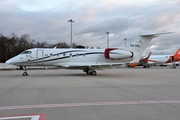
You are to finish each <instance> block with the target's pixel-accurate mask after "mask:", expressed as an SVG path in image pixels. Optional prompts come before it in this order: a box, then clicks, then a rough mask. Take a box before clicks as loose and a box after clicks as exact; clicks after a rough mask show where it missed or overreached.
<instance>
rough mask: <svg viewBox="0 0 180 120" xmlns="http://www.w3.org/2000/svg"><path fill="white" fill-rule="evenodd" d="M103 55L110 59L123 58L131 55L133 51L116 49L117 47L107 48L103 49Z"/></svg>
mask: <svg viewBox="0 0 180 120" xmlns="http://www.w3.org/2000/svg"><path fill="white" fill-rule="evenodd" d="M104 54H105V57H106V58H110V59H125V58H131V57H133V55H134V53H133V52H131V51H127V50H123V49H117V48H107V49H106V50H105V53H104Z"/></svg>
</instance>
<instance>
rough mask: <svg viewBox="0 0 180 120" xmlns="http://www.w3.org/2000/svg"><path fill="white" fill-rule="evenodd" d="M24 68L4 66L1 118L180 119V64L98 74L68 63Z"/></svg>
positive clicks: (0, 77) (0, 83)
mask: <svg viewBox="0 0 180 120" xmlns="http://www.w3.org/2000/svg"><path fill="white" fill-rule="evenodd" d="M22 73H23V71H21V70H9V71H0V120H1V119H3V118H2V116H3V117H4V119H5V117H10V116H25V115H44V117H42V119H41V120H179V119H180V68H179V67H177V69H170V68H169V67H163V68H160V67H152V68H149V69H143V68H118V69H107V70H104V71H97V75H96V76H91V75H86V74H85V73H84V72H82V71H81V70H66V69H58V70H28V73H29V76H22ZM9 120H10V119H9ZM11 120H14V119H11ZM15 120H31V119H30V118H29V119H28V118H24V119H23V118H19V119H15Z"/></svg>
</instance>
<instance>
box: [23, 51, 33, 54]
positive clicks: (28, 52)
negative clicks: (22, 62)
mask: <svg viewBox="0 0 180 120" xmlns="http://www.w3.org/2000/svg"><path fill="white" fill-rule="evenodd" d="M21 54H31V51H24V52H22V53H21Z"/></svg>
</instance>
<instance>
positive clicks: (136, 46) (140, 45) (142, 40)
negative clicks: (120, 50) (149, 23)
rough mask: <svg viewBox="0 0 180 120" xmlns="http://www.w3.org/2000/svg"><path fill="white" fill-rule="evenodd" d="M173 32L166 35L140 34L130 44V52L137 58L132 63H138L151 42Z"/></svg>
mask: <svg viewBox="0 0 180 120" xmlns="http://www.w3.org/2000/svg"><path fill="white" fill-rule="evenodd" d="M170 33H172V32H166V33H142V34H139V35H138V36H137V37H136V39H135V40H134V41H132V43H130V44H129V46H128V50H130V51H132V52H134V54H135V58H134V59H133V61H131V62H138V61H139V60H140V58H141V56H142V53H143V52H144V51H145V49H146V48H147V46H148V45H149V43H150V42H151V40H152V39H153V38H155V37H158V36H159V35H161V34H170Z"/></svg>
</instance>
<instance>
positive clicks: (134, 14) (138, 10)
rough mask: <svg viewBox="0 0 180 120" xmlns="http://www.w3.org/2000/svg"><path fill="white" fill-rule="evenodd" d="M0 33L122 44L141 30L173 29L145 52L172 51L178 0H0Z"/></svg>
mask: <svg viewBox="0 0 180 120" xmlns="http://www.w3.org/2000/svg"><path fill="white" fill-rule="evenodd" d="M0 5H1V7H0V21H1V22H0V33H2V34H3V35H5V36H9V35H10V34H11V33H13V32H14V33H15V34H17V35H18V36H20V35H23V34H29V35H30V37H31V38H32V39H34V40H36V41H40V42H43V41H47V42H48V43H57V42H66V43H68V44H70V23H68V20H70V19H73V20H74V21H75V22H74V23H73V42H74V43H76V44H78V45H84V46H94V47H101V48H105V47H106V39H107V38H106V34H105V33H106V32H107V31H109V32H110V36H109V39H110V47H122V46H124V44H125V43H124V38H126V39H127V43H129V42H130V41H131V40H132V39H134V38H135V37H136V35H137V34H138V33H141V32H167V31H171V32H175V33H173V34H171V35H162V36H160V37H158V38H155V39H153V41H152V42H151V43H150V45H149V47H148V48H147V49H146V53H148V52H150V51H151V52H153V54H160V53H163V54H172V53H174V52H175V51H176V50H177V49H178V48H180V40H179V39H180V7H179V6H180V0H128V1H127V0H106V1H104V0H98V1H97V0H86V1H84V0H76V1H72V0H51V1H49V0H37V1H35V0H16V1H15V0H0Z"/></svg>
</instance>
